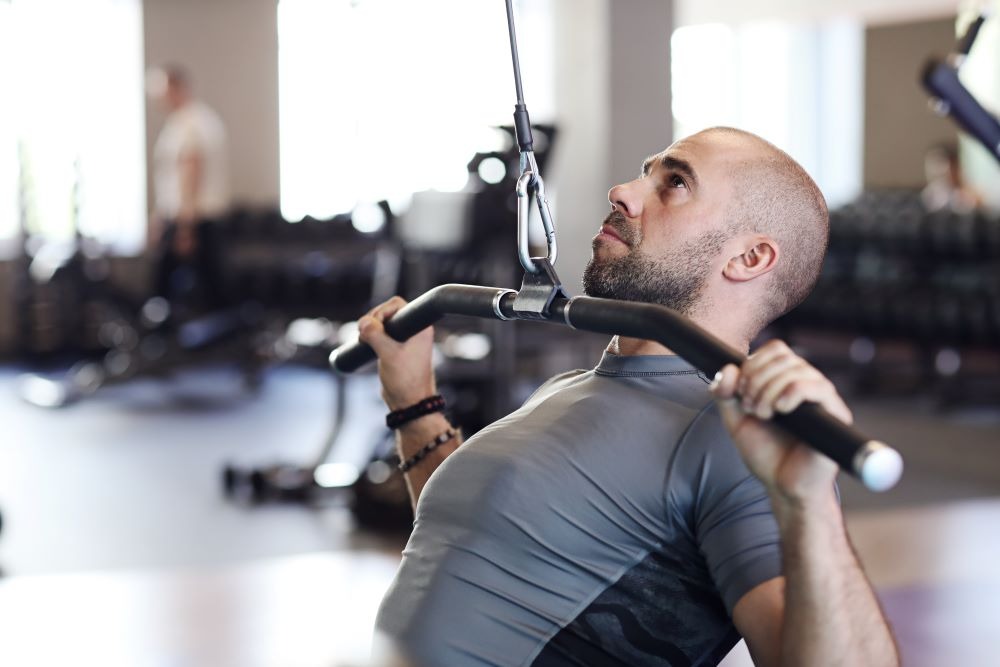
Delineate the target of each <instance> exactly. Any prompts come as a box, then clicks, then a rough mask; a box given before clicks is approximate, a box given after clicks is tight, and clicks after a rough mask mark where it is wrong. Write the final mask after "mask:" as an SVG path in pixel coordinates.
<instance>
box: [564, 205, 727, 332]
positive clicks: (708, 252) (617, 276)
mask: <svg viewBox="0 0 1000 667" xmlns="http://www.w3.org/2000/svg"><path fill="white" fill-rule="evenodd" d="M605 223H606V224H608V225H610V226H611V227H613V228H614V229H615V231H616V232H617V233H618V234H619V235H620V236H621V238H622V240H623V241H625V243H626V244H627V245H628V246H629V252H628V254H626V255H623V256H621V257H611V258H605V259H601V258H599V257H598V256H597V245H598V243H600V241H596V240H595V241H594V255H593V256H592V257H591V259H590V262H588V263H587V268H586V269H585V270H584V273H583V291H584V293H585V294H586V295H587V296H593V297H600V298H604V299H617V300H619V301H640V302H643V303H653V304H658V305H661V306H666V307H667V308H671V309H673V310H676V311H677V312H679V313H681V314H682V315H687V316H690V315H691V314H692V313H693V312H694V310H695V308H696V307H697V306H698V304H699V301H700V299H701V296H702V293H703V292H704V290H705V285H706V284H707V283H708V277H709V274H710V273H711V270H712V263H713V260H714V259H715V258H716V257H718V254H719V252H720V251H721V250H722V244H723V243H724V242H725V240H726V235H725V234H722V233H720V232H718V231H711V232H706V233H704V234H702V235H701V236H699V237H698V238H695V239H692V240H690V241H688V242H686V243H684V244H683V245H682V246H681V247H680V248H674V249H671V250H668V251H666V252H664V253H662V254H661V255H659V256H656V257H654V256H650V255H647V254H645V253H643V252H641V251H640V250H639V249H637V248H636V247H635V246H636V243H635V241H636V239H635V234H634V233H633V230H632V229H631V228H629V227H627V226H626V225H627V223H626V222H625V220H624V218H623V217H621V214H619V213H612V214H611V215H609V216H608V218H607V220H606V221H605Z"/></svg>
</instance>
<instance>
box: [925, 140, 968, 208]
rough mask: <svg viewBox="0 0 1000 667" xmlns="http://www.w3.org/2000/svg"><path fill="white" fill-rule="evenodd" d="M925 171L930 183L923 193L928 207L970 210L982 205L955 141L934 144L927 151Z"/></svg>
mask: <svg viewBox="0 0 1000 667" xmlns="http://www.w3.org/2000/svg"><path fill="white" fill-rule="evenodd" d="M924 174H925V175H926V178H927V185H926V186H925V187H924V189H923V190H922V191H921V193H920V197H921V199H922V200H923V202H924V206H925V207H926V208H927V210H928V211H943V210H947V211H952V212H954V213H969V212H970V211H973V210H975V209H977V208H979V207H980V206H981V205H982V203H983V202H982V198H981V197H980V196H979V193H978V192H976V190H975V189H974V188H973V187H971V186H970V185H969V184H968V183H966V182H965V175H964V174H963V173H962V163H961V161H960V160H959V159H958V147H957V146H955V145H954V144H938V145H936V146H932V147H931V148H930V149H929V150H928V151H927V153H926V155H924Z"/></svg>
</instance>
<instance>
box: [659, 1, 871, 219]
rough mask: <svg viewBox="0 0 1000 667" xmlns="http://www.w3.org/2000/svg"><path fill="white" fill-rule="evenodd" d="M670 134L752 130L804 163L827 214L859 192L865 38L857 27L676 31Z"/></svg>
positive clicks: (772, 25) (774, 24) (776, 24)
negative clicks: (709, 129)
mask: <svg viewBox="0 0 1000 667" xmlns="http://www.w3.org/2000/svg"><path fill="white" fill-rule="evenodd" d="M671 67H672V80H673V90H672V98H673V111H674V130H675V135H676V136H677V137H684V136H688V135H690V134H693V133H694V132H697V131H698V130H701V129H704V128H706V127H710V126H713V125H729V126H734V127H739V128H741V129H744V130H748V131H750V132H754V133H756V134H759V135H760V136H762V137H764V138H765V139H767V140H768V141H771V142H772V143H774V144H775V145H777V146H778V147H779V148H781V149H783V150H785V151H786V152H788V153H789V154H790V155H791V156H792V157H794V158H795V159H796V160H798V161H799V163H801V164H802V166H803V167H805V168H806V170H807V171H808V172H809V173H810V175H812V177H813V178H814V179H815V180H816V183H817V184H818V185H819V186H820V188H821V189H822V190H823V192H824V194H825V195H826V198H827V200H828V202H829V203H830V205H831V206H836V205H838V204H840V203H843V202H845V201H848V200H850V199H852V198H854V197H855V196H857V195H858V194H859V193H860V192H861V188H862V182H861V173H862V152H861V149H862V145H861V144H862V141H863V128H862V119H863V114H864V108H863V102H864V100H863V95H864V78H863V77H864V33H863V27H862V26H861V25H860V24H859V23H857V22H853V21H833V22H829V23H824V24H802V23H789V22H784V21H762V22H756V23H747V24H743V25H739V26H731V25H723V24H702V25H691V26H685V27H682V28H678V29H677V30H676V31H674V34H673V37H672V39H671Z"/></svg>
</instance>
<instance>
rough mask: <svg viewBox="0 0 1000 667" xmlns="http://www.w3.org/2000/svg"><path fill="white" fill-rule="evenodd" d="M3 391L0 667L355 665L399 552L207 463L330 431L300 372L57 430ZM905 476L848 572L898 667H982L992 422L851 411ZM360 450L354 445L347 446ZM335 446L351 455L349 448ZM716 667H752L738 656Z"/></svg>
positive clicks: (862, 521)
mask: <svg viewBox="0 0 1000 667" xmlns="http://www.w3.org/2000/svg"><path fill="white" fill-rule="evenodd" d="M16 376H17V370H16V369H7V370H3V371H0V418H2V422H0V423H2V424H3V425H4V431H5V436H6V437H4V438H3V440H2V441H0V511H2V514H3V531H2V536H0V567H2V568H3V571H4V576H3V578H2V579H0V664H5V665H64V664H83V665H90V664H94V665H104V666H112V665H129V666H134V665H155V666H164V665H170V666H185V667H186V666H201V665H206V666H207V665H211V666H213V667H225V666H228V665H233V666H234V667H235V666H239V667H246V666H255V665H260V666H262V667H270V666H275V667H278V666H280V667H288V666H297V665H302V666H303V667H305V666H312V665H317V666H318V665H328V666H329V665H358V664H363V663H364V662H365V657H366V655H367V652H368V648H369V641H370V635H369V633H370V627H371V622H372V619H373V617H374V614H375V611H376V609H377V605H378V601H379V599H380V597H381V594H382V592H383V590H384V589H385V587H386V585H387V584H388V582H389V580H390V579H391V577H392V574H393V571H394V569H395V565H396V562H397V560H398V552H399V549H400V546H401V544H402V537H400V536H389V537H385V536H379V535H374V534H369V533H365V532H361V531H357V530H355V529H354V527H353V525H352V521H351V518H350V515H349V513H348V512H347V510H346V509H345V508H343V507H341V506H337V505H336V503H334V504H332V505H331V506H330V507H324V508H322V509H315V508H313V509H306V508H303V507H298V506H294V505H278V506H266V507H260V508H254V509H249V508H246V507H241V506H238V505H234V504H232V503H230V502H228V501H226V500H225V499H224V498H223V495H222V492H221V484H220V477H221V470H222V466H223V465H224V464H225V463H226V462H235V463H242V464H248V465H252V464H261V463H272V462H277V461H287V462H304V461H308V460H309V459H310V457H311V456H313V455H315V453H316V451H318V449H319V447H320V446H321V443H322V442H323V439H324V438H325V436H326V435H327V430H328V428H329V426H330V424H331V421H332V413H333V405H334V389H335V388H334V383H333V382H332V380H331V379H330V377H329V376H328V375H326V374H324V373H322V372H319V371H312V370H305V369H295V368H283V369H277V370H273V371H271V372H269V374H268V375H267V377H266V379H265V382H264V384H263V386H262V387H261V388H260V390H259V391H258V392H256V393H250V392H247V391H246V390H245V389H244V387H243V386H242V383H241V378H240V377H239V376H238V374H237V373H236V372H235V371H231V370H228V369H225V368H219V369H211V368H209V369H201V370H199V371H197V372H190V373H185V374H182V375H180V376H178V377H176V378H174V379H171V380H160V381H152V380H150V381H142V382H136V383H132V384H130V385H126V386H119V387H114V388H109V389H107V390H103V391H102V392H100V393H99V394H97V395H95V396H94V397H92V398H90V399H89V400H86V401H84V402H81V403H79V404H77V405H73V406H70V407H68V408H64V409H61V410H56V411H46V410H42V409H38V408H34V407H31V406H28V405H26V404H24V403H22V402H21V401H20V400H19V399H18V398H17V396H16V394H15V391H14V387H15V378H16ZM348 390H349V394H348V403H349V410H350V413H349V415H350V416H349V419H348V421H347V424H346V426H345V430H344V433H343V438H342V441H341V443H342V447H341V448H340V450H339V451H340V453H339V456H340V457H343V458H348V459H351V458H356V457H359V456H363V455H364V451H363V450H364V443H370V442H373V441H374V439H377V438H379V437H380V436H381V434H382V428H383V427H382V426H381V415H382V407H381V404H380V401H379V399H378V393H377V386H376V384H375V382H374V378H373V377H371V376H360V377H358V378H356V379H353V380H352V381H351V382H350V383H349V386H348ZM852 405H853V406H854V408H855V411H856V415H857V420H858V422H859V424H860V425H861V426H862V427H863V428H865V429H866V430H867V431H868V432H870V433H872V434H876V435H878V436H880V437H882V438H883V439H884V440H886V441H888V442H890V443H892V444H893V445H895V446H896V447H898V448H899V449H900V450H901V451H902V453H903V454H904V457H905V458H906V462H907V466H908V467H907V471H906V474H905V476H904V479H903V481H902V482H901V483H900V485H899V486H898V487H897V488H896V489H894V490H893V491H891V492H889V493H886V494H882V495H874V494H870V493H867V492H865V491H864V490H863V489H861V488H860V487H858V486H857V485H856V484H855V483H854V482H853V481H851V480H845V481H844V482H843V483H842V485H841V491H842V497H843V503H844V506H845V508H846V509H847V511H848V517H849V520H848V521H849V526H850V529H851V533H852V536H853V537H854V540H855V543H856V546H857V548H858V552H859V554H860V555H861V557H862V560H863V562H864V564H865V566H866V568H867V570H868V572H869V575H870V576H871V578H872V580H873V582H874V583H875V585H876V587H877V588H878V590H879V594H880V596H881V598H882V600H883V603H884V605H885V606H886V609H887V611H888V613H889V615H890V617H891V618H892V620H893V622H894V624H895V628H896V632H897V636H898V638H899V640H900V643H901V645H902V647H903V651H904V656H905V658H906V664H909V665H928V666H930V665H955V664H989V663H993V662H995V661H996V652H995V641H994V639H995V636H996V634H997V632H1000V620H998V619H1000V573H998V572H997V571H996V569H995V564H996V563H997V562H998V557H1000V533H998V532H997V531H995V530H992V527H993V526H995V525H997V523H998V521H1000V454H998V452H997V451H996V449H997V447H1000V409H996V408H977V409H968V410H952V411H950V412H947V413H941V412H939V411H937V410H936V409H935V408H934V404H933V402H932V401H931V400H929V399H927V400H922V399H905V400H904V399H858V400H853V401H852ZM359 443H360V444H359ZM352 447H353V450H352ZM725 664H726V665H729V666H730V667H735V666H736V665H744V664H749V663H748V662H747V657H746V654H745V651H743V652H740V651H739V650H738V651H735V652H734V654H733V655H731V656H730V658H728V659H727V662H726V663H725Z"/></svg>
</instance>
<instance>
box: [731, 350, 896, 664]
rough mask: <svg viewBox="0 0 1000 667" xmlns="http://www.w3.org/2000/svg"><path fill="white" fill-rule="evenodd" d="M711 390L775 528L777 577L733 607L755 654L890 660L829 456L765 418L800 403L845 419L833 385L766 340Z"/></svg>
mask: <svg viewBox="0 0 1000 667" xmlns="http://www.w3.org/2000/svg"><path fill="white" fill-rule="evenodd" d="M712 391H713V393H714V394H715V396H716V398H717V399H719V409H720V412H721V413H722V417H723V421H724V422H725V423H726V427H727V428H728V429H729V431H730V433H731V434H732V436H733V440H734V441H735V442H736V445H737V447H738V448H739V450H740V454H741V455H742V456H743V459H744V461H746V463H747V466H748V467H749V468H750V470H751V472H753V473H754V475H756V476H757V477H758V478H759V479H760V480H761V481H762V482H763V483H764V485H765V487H766V488H767V491H768V495H769V496H770V499H771V506H772V508H773V510H774V515H775V519H776V520H777V522H778V528H779V531H780V534H781V542H782V560H783V569H784V577H781V578H778V579H773V580H771V581H768V582H765V583H763V584H761V585H759V586H757V587H756V588H754V589H753V590H751V591H750V592H749V593H747V594H746V595H744V596H743V597H742V598H741V599H740V601H739V602H738V603H737V604H736V606H735V608H734V610H733V621H734V622H735V624H736V626H737V628H738V629H739V630H740V632H741V633H742V634H743V635H744V637H745V638H746V640H747V644H748V646H749V648H750V651H751V654H752V655H753V656H754V659H755V661H757V662H758V663H760V664H764V665H810V666H811V667H813V666H823V665H845V666H846V665H868V666H880V665H898V664H899V654H898V651H897V648H896V645H895V642H894V640H893V638H892V633H891V631H890V629H889V624H888V622H887V621H886V619H885V616H884V614H883V613H882V610H881V608H880V607H879V604H878V600H877V598H876V597H875V593H874V591H873V590H872V588H871V585H870V584H869V582H868V580H867V578H866V577H865V575H864V572H863V570H862V569H861V565H860V564H859V563H858V559H857V556H856V555H855V554H854V550H853V548H852V547H851V544H850V541H849V539H848V537H847V532H846V530H845V528H844V520H843V515H842V514H841V511H840V505H839V503H838V502H837V497H836V493H835V490H834V479H835V477H836V475H837V466H836V464H835V463H833V461H831V460H830V459H828V458H826V457H825V456H823V455H821V454H819V453H817V452H815V451H814V450H812V449H811V448H809V447H808V446H807V445H805V444H804V443H801V442H797V441H795V440H794V438H792V437H790V436H788V435H786V434H785V433H783V432H781V431H779V430H777V429H775V428H774V427H772V426H770V425H768V424H767V423H766V421H767V420H768V419H770V418H771V417H772V416H773V415H774V414H775V413H776V412H782V413H787V412H791V411H792V410H794V409H795V408H796V407H798V406H799V405H800V404H801V403H802V402H803V401H813V402H816V403H819V404H820V405H822V406H823V407H824V408H826V410H827V411H829V412H830V413H831V414H833V415H834V416H836V417H839V418H840V419H842V420H844V421H846V422H848V423H849V422H850V421H851V413H850V410H849V409H848V408H847V406H846V405H845V404H844V402H843V400H842V399H841V398H840V396H839V395H838V394H837V392H836V389H835V388H834V387H833V384H832V383H831V382H830V381H829V380H828V379H826V378H825V377H824V376H823V375H822V374H820V373H819V371H817V370H816V369H815V368H813V367H812V366H810V365H809V364H807V363H806V362H805V361H804V360H803V359H801V358H800V357H798V356H796V355H795V354H794V353H793V352H792V351H791V350H790V349H789V348H788V346H786V345H785V344H784V343H781V342H780V341H772V342H771V343H768V344H767V345H765V346H763V347H762V348H761V349H760V350H758V351H757V352H756V353H755V354H754V355H752V356H751V357H749V358H748V360H747V361H746V362H745V363H744V364H743V366H742V368H736V367H735V366H727V367H726V368H724V369H723V370H722V372H721V373H720V374H719V376H718V377H717V378H716V381H715V382H713V386H712ZM737 393H738V394H739V395H740V396H742V402H737V399H736V398H735V396H736V394H737Z"/></svg>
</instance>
